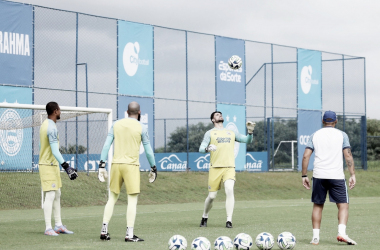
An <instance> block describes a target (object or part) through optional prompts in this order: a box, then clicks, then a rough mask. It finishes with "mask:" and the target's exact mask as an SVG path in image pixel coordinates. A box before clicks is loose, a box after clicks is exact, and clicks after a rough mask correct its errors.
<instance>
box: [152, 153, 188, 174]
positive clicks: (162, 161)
mask: <svg viewBox="0 0 380 250" xmlns="http://www.w3.org/2000/svg"><path fill="white" fill-rule="evenodd" d="M155 158H156V165H157V170H158V171H173V172H174V171H186V170H187V154H186V153H157V154H155Z"/></svg>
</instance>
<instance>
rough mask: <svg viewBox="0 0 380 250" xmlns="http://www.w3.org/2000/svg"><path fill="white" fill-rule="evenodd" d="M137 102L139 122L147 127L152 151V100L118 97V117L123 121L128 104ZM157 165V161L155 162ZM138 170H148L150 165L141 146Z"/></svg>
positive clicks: (126, 114) (126, 115)
mask: <svg viewBox="0 0 380 250" xmlns="http://www.w3.org/2000/svg"><path fill="white" fill-rule="evenodd" d="M133 101H135V102H138V103H139V104H140V110H141V118H140V121H141V122H142V123H143V124H144V125H145V126H147V127H148V133H149V140H150V145H151V146H152V149H153V148H154V137H153V121H154V117H153V99H152V98H139V97H127V96H119V103H118V117H119V119H123V118H126V117H128V113H127V110H128V104H129V103H130V102H133ZM156 164H157V160H156ZM140 170H150V165H149V162H148V159H147V158H146V155H145V150H144V147H143V145H142V144H141V146H140Z"/></svg>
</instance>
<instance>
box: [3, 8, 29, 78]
mask: <svg viewBox="0 0 380 250" xmlns="http://www.w3.org/2000/svg"><path fill="white" fill-rule="evenodd" d="M32 23H33V7H32V6H31V5H25V4H17V3H12V2H3V1H0V83H5V84H13V85H32V61H33V51H32V50H33V26H32Z"/></svg>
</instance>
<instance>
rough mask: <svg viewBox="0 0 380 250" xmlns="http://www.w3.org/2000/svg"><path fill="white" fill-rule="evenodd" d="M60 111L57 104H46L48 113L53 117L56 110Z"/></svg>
mask: <svg viewBox="0 0 380 250" xmlns="http://www.w3.org/2000/svg"><path fill="white" fill-rule="evenodd" d="M57 109H59V105H58V103H56V102H49V103H48V104H46V112H47V114H48V115H51V114H53V113H54V111H55V110H57Z"/></svg>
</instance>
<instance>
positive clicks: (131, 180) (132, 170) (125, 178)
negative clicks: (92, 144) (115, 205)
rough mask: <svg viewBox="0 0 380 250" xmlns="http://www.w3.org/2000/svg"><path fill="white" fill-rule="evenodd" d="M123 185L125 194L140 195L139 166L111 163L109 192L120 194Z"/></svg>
mask: <svg viewBox="0 0 380 250" xmlns="http://www.w3.org/2000/svg"><path fill="white" fill-rule="evenodd" d="M123 182H124V184H125V188H126V190H127V194H139V193H140V166H138V165H130V164H122V163H112V166H111V180H110V190H111V191H112V192H114V193H116V194H120V188H121V186H122V185H123Z"/></svg>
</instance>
